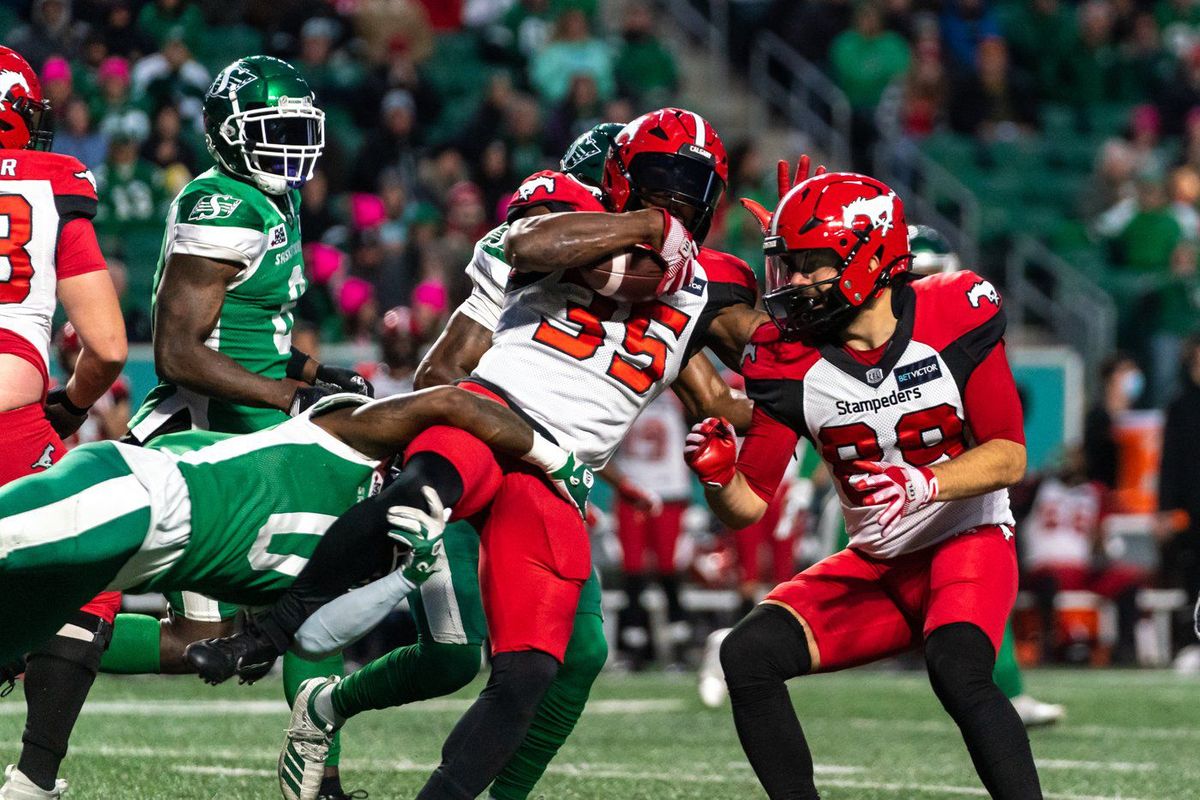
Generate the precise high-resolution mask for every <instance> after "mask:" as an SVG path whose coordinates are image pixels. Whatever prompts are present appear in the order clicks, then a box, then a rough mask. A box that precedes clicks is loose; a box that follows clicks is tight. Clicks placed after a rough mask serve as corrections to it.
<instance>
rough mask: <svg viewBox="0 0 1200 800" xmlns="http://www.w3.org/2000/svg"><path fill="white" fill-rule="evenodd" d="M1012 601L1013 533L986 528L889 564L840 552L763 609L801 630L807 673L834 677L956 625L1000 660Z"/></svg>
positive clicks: (779, 592) (780, 591)
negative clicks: (966, 626) (785, 616)
mask: <svg viewBox="0 0 1200 800" xmlns="http://www.w3.org/2000/svg"><path fill="white" fill-rule="evenodd" d="M1016 598H1017V551H1016V546H1015V543H1014V542H1013V540H1012V532H1011V529H1009V528H1003V527H1000V526H986V527H982V528H975V529H974V530H971V531H967V532H964V533H961V534H959V535H958V536H955V537H953V538H952V539H947V540H946V541H944V542H942V543H941V544H938V545H934V546H933V547H929V548H926V549H924V550H919V551H917V552H915V553H909V554H908V555H903V556H899V557H897V558H893V559H878V558H871V557H870V556H866V555H862V554H861V553H858V552H857V551H855V550H849V549H847V550H843V551H841V552H840V553H835V554H834V555H832V556H830V557H829V558H826V559H824V560H823V561H820V562H819V563H817V564H814V565H813V566H811V567H809V568H808V569H806V570H804V572H801V573H800V574H799V575H797V576H795V577H794V578H792V579H791V580H790V581H788V582H786V583H783V584H781V585H779V586H777V587H775V589H774V590H772V591H771V593H770V594H768V595H767V598H766V600H764V601H763V602H765V603H774V604H776V605H781V606H783V607H784V608H787V609H788V610H790V611H791V612H792V613H793V614H794V615H795V616H796V617H797V618H798V619H799V620H800V622H801V624H803V625H804V628H805V630H806V632H807V634H808V636H809V643H808V644H809V649H810V651H811V653H812V662H813V672H833V671H835V670H839V669H846V668H847V667H855V666H858V665H860V664H867V663H870V662H872V661H877V660H879V659H881V658H885V657H887V656H891V655H895V654H896V653H900V652H903V651H905V650H909V649H911V648H913V647H915V646H917V645H918V644H920V643H921V642H922V641H923V639H924V638H925V637H927V636H929V634H930V633H932V632H933V631H934V630H936V629H937V628H940V627H942V626H943V625H949V624H951V623H954V622H969V623H971V624H972V625H975V626H977V627H979V628H980V629H981V630H982V631H983V632H984V633H985V634H987V636H988V638H989V639H991V640H992V646H993V647H994V648H995V649H996V651H997V652H999V650H1000V640H1001V639H1002V638H1003V637H1004V626H1005V623H1006V622H1007V621H1008V615H1009V612H1010V611H1012V607H1013V603H1014V602H1015V601H1016Z"/></svg>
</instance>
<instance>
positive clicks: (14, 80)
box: [0, 69, 30, 99]
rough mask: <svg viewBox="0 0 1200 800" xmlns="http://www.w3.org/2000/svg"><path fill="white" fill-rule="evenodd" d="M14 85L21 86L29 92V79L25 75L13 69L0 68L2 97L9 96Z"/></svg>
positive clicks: (0, 91) (0, 92)
mask: <svg viewBox="0 0 1200 800" xmlns="http://www.w3.org/2000/svg"><path fill="white" fill-rule="evenodd" d="M14 86H20V87H21V88H22V89H24V90H25V93H26V94H29V91H30V89H29V81H27V80H25V76H24V75H22V74H21V73H19V72H14V71H13V70H11V69H0V99H3V98H5V97H7V96H8V93H9V92H10V91H11V90H12V88H13V87H14Z"/></svg>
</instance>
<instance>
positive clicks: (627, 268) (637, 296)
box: [580, 247, 665, 303]
mask: <svg viewBox="0 0 1200 800" xmlns="http://www.w3.org/2000/svg"><path fill="white" fill-rule="evenodd" d="M664 269H665V266H664V265H663V263H662V261H660V260H659V259H658V257H657V256H656V255H655V254H654V253H653V252H651V251H650V250H647V249H645V248H642V247H633V248H630V249H629V250H626V251H625V252H623V253H619V254H617V255H615V256H613V257H612V258H611V259H606V260H604V261H601V262H599V263H598V264H596V265H595V266H593V267H588V268H585V269H581V270H580V273H581V275H582V277H583V282H584V283H586V284H587V285H588V286H590V287H591V288H592V289H594V290H595V291H596V293H597V294H601V295H604V296H605V297H611V298H612V299H614V300H619V301H622V302H626V303H640V302H642V301H645V300H653V299H654V298H655V297H656V296H657V294H658V292H657V290H658V284H659V282H660V281H661V280H662V276H663V270H664Z"/></svg>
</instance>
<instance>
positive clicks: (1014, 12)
mask: <svg viewBox="0 0 1200 800" xmlns="http://www.w3.org/2000/svg"><path fill="white" fill-rule="evenodd" d="M1001 13H1002V14H1003V17H1002V19H1001V23H1002V27H1003V29H1004V38H1005V39H1006V40H1007V41H1008V45H1009V47H1010V48H1011V50H1012V55H1013V61H1015V62H1016V63H1018V64H1022V65H1024V66H1025V67H1026V68H1028V69H1029V70H1030V71H1031V73H1032V74H1033V77H1034V80H1035V81H1036V82H1037V87H1038V93H1039V95H1041V96H1042V97H1045V98H1053V99H1060V100H1065V99H1068V98H1067V96H1066V94H1065V92H1064V87H1063V76H1064V72H1065V70H1066V67H1067V65H1066V64H1065V61H1066V54H1067V52H1068V50H1069V49H1070V48H1071V46H1072V45H1073V44H1074V42H1075V21H1074V19H1072V15H1071V12H1070V11H1069V10H1068V9H1067V8H1064V7H1063V4H1062V3H1061V2H1060V0H1022V2H1019V3H1012V4H1007V5H1005V6H1003V7H1002V9H1001ZM1151 22H1153V20H1151Z"/></svg>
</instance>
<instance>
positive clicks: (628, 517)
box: [617, 499, 688, 575]
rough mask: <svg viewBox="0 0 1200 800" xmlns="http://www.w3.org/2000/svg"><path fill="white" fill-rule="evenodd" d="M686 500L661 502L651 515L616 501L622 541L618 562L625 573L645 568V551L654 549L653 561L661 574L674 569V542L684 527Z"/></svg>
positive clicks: (636, 571)
mask: <svg viewBox="0 0 1200 800" xmlns="http://www.w3.org/2000/svg"><path fill="white" fill-rule="evenodd" d="M687 507H688V504H687V501H686V500H677V501H673V502H670V503H663V506H662V511H661V512H659V513H658V514H657V515H655V516H651V515H650V514H647V513H646V512H644V511H638V510H637V509H636V508H634V507H633V506H632V505H630V504H629V503H626V502H625V501H623V500H620V499H618V500H617V538H618V539H619V540H620V542H621V564H622V567H623V568H624V570H625V572H626V573H639V572H643V571H645V569H646V550H647V548H653V550H654V563H655V566H656V567H657V568H658V571H659V572H660V573H662V574H663V575H670V574H671V573H673V572H675V545H676V544H678V543H679V532H680V530H681V529H682V526H683V512H684V511H686V510H687Z"/></svg>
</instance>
